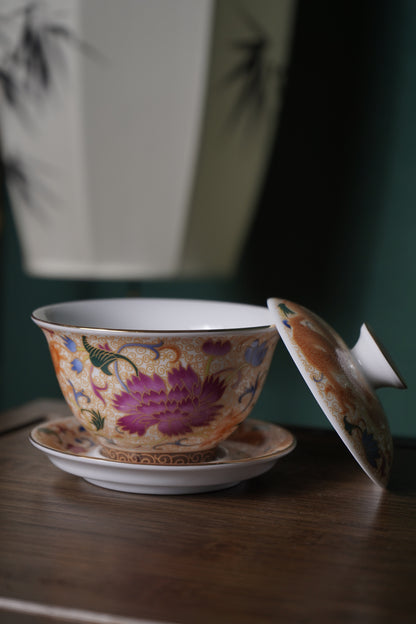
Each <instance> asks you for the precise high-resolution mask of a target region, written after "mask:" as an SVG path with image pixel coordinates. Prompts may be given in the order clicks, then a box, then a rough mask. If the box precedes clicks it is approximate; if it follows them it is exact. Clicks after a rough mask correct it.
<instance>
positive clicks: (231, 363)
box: [43, 327, 278, 463]
mask: <svg viewBox="0 0 416 624" xmlns="http://www.w3.org/2000/svg"><path fill="white" fill-rule="evenodd" d="M43 331H44V334H45V336H46V339H47V341H48V344H49V349H50V352H51V355H52V361H53V365H54V367H55V372H56V375H57V378H58V381H59V384H60V387H61V390H62V393H63V395H64V397H65V398H66V400H67V402H68V404H69V406H70V407H71V409H72V412H73V414H74V415H75V416H76V417H77V418H78V420H79V422H80V423H81V424H82V425H83V426H84V428H85V430H87V431H88V432H91V433H92V434H94V435H95V436H97V437H98V438H99V439H100V442H101V444H102V445H103V447H105V449H106V450H105V451H104V452H106V454H107V456H110V457H112V458H115V457H116V455H117V453H120V455H119V457H122V456H124V457H129V458H130V459H128V461H142V460H144V457H145V456H146V458H147V459H146V461H150V455H149V454H153V461H154V462H157V461H162V462H163V463H166V462H167V459H166V458H167V455H168V454H170V455H172V456H173V455H176V457H171V460H170V461H171V462H173V463H174V462H178V463H183V462H184V461H185V459H186V460H187V461H189V462H200V461H207V460H208V459H209V458H212V457H213V455H214V453H215V449H216V447H217V446H218V444H219V443H220V442H221V441H222V440H223V439H225V438H227V437H228V436H229V435H231V434H232V433H233V431H234V430H235V428H236V427H237V426H238V425H239V424H240V423H241V422H242V421H243V420H244V419H245V417H246V415H247V413H248V412H249V411H250V410H251V408H252V407H253V406H254V405H255V403H256V401H257V397H258V396H259V394H260V391H261V389H262V387H263V384H264V381H265V378H266V374H267V371H268V369H269V366H270V361H271V358H272V355H273V351H274V347H275V345H276V343H277V340H278V334H277V333H276V331H275V329H274V328H273V327H270V328H262V329H261V330H258V329H253V330H245V331H243V332H242V333H241V334H236V335H234V336H231V337H230V338H229V339H224V338H223V337H221V338H220V337H218V336H216V335H215V333H213V334H211V335H210V336H207V335H205V336H203V335H201V336H195V335H193V334H187V333H184V334H183V335H182V336H181V337H179V338H178V337H175V341H173V340H170V338H169V336H166V337H163V338H160V337H157V338H150V337H149V336H148V335H143V336H141V335H140V334H137V336H134V337H132V336H123V335H119V334H117V333H114V334H112V335H106V336H105V337H103V336H102V335H94V334H88V335H82V334H78V333H77V332H75V331H74V332H71V331H70V328H69V329H66V330H65V333H60V332H58V331H52V330H50V329H44V330H43ZM236 406H237V409H236ZM134 457H136V458H139V459H135V460H134V459H133V458H134Z"/></svg>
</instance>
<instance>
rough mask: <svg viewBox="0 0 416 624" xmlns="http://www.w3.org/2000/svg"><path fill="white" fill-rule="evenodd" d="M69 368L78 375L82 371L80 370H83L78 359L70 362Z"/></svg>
mask: <svg viewBox="0 0 416 624" xmlns="http://www.w3.org/2000/svg"><path fill="white" fill-rule="evenodd" d="M71 368H72V370H73V371H75V372H76V373H78V375H79V373H80V372H81V371H82V369H83V368H84V365H83V363H82V362H81V360H79V359H78V358H75V359H73V360H72V362H71Z"/></svg>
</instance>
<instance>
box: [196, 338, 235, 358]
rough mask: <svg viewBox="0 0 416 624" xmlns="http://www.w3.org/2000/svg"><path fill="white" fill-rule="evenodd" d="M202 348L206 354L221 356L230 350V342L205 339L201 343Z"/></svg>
mask: <svg viewBox="0 0 416 624" xmlns="http://www.w3.org/2000/svg"><path fill="white" fill-rule="evenodd" d="M202 350H203V352H204V353H206V354H207V355H211V356H223V355H227V353H228V352H229V351H230V350H231V342H230V341H229V340H225V341H222V340H217V341H215V340H207V341H206V342H204V344H203V345H202Z"/></svg>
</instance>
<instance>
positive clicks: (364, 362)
mask: <svg viewBox="0 0 416 624" xmlns="http://www.w3.org/2000/svg"><path fill="white" fill-rule="evenodd" d="M351 353H352V355H353V356H354V358H355V360H356V361H357V363H358V365H359V366H360V368H361V370H362V371H363V373H364V375H365V376H366V378H367V381H368V383H369V384H370V385H371V386H372V387H373V388H375V389H376V388H383V387H384V388H385V387H391V388H401V389H405V388H406V387H407V386H406V383H405V381H404V380H403V378H402V377H401V375H400V373H399V372H398V370H397V367H396V366H395V364H394V363H393V362H392V360H391V358H390V356H389V355H388V353H387V352H386V350H385V349H384V347H383V345H382V344H381V343H380V341H379V340H378V339H377V338H376V337H375V335H374V333H373V332H372V330H371V329H370V327H369V326H368V325H367V324H366V323H363V324H362V325H361V330H360V336H359V338H358V341H357V343H356V345H355V346H354V347H353V348H352V349H351Z"/></svg>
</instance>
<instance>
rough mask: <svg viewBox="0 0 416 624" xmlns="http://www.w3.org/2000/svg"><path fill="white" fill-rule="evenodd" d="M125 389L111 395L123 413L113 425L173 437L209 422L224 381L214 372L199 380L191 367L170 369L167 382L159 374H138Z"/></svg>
mask: <svg viewBox="0 0 416 624" xmlns="http://www.w3.org/2000/svg"><path fill="white" fill-rule="evenodd" d="M127 388H128V392H122V393H121V394H118V395H116V396H115V398H114V401H113V406H114V408H115V409H116V410H118V411H119V412H123V413H124V414H125V415H124V416H122V417H121V418H119V419H118V420H117V425H118V426H119V427H120V428H121V429H123V430H124V431H128V432H129V433H137V434H138V435H144V434H145V433H146V431H147V430H148V428H149V427H151V426H153V425H157V427H158V429H159V431H161V432H162V433H165V434H166V435H170V436H174V435H181V434H185V433H189V432H191V431H192V429H193V428H194V427H201V426H203V425H206V424H208V423H209V422H211V421H212V420H213V419H214V418H215V417H216V416H217V414H218V413H219V411H220V410H221V408H222V407H223V406H222V405H221V404H220V403H218V401H219V400H220V399H221V397H222V395H223V394H224V391H225V383H224V382H223V381H222V380H221V379H220V378H219V377H216V376H214V375H210V376H208V377H205V378H204V379H201V378H200V377H199V376H198V375H197V373H196V372H195V371H194V370H193V369H192V367H191V366H188V367H187V368H184V367H183V366H182V365H180V366H179V368H176V369H172V370H171V371H170V372H169V373H168V384H165V382H164V380H163V379H162V378H161V377H159V375H156V374H155V375H153V376H149V375H145V374H144V373H141V372H140V373H139V375H137V376H136V375H134V376H133V377H131V378H130V380H129V381H128V382H127Z"/></svg>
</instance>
